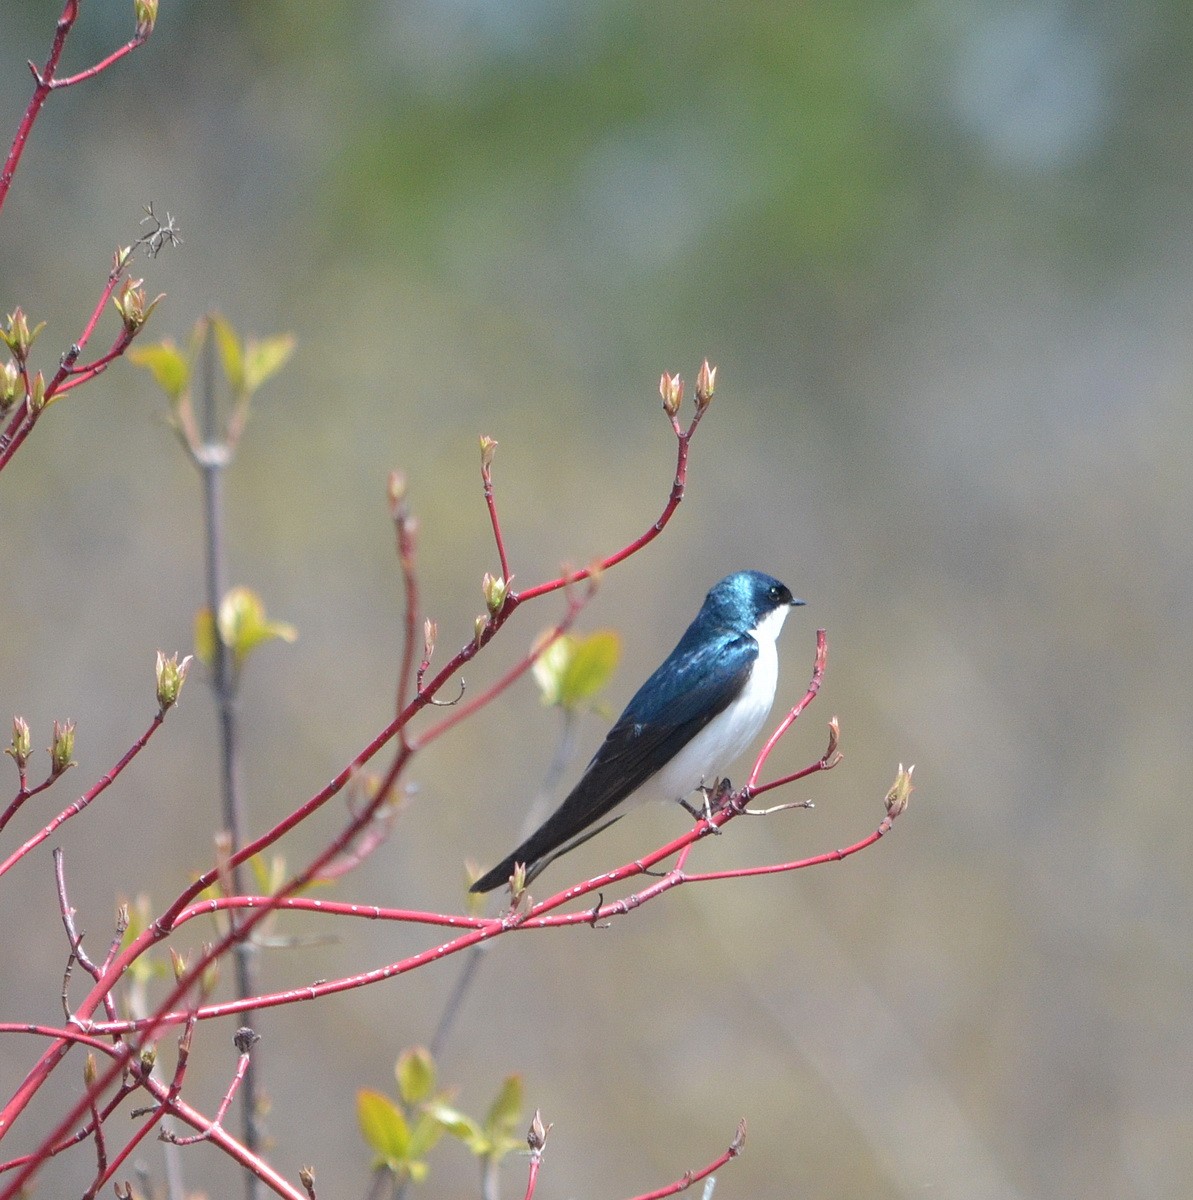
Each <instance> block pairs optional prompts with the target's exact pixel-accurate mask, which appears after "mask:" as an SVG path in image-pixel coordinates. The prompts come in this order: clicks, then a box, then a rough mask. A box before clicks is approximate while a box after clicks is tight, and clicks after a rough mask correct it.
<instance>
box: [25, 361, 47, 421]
mask: <svg viewBox="0 0 1193 1200" xmlns="http://www.w3.org/2000/svg"><path fill="white" fill-rule="evenodd" d="M45 406H46V377H45V376H44V375H43V374H42V373H41V372H40V371H38V372H37V374H36V375H34V376H33V378H32V379H31V380H30V381H29V411H30V412H31V413H34V414H36V413H39V412H41V410H42V409H43V408H45Z"/></svg>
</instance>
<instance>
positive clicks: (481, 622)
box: [472, 617, 489, 650]
mask: <svg viewBox="0 0 1193 1200" xmlns="http://www.w3.org/2000/svg"><path fill="white" fill-rule="evenodd" d="M488 628H489V618H488V617H477V619H476V620H475V621H474V622H473V625H472V640H473V641H474V642H475V643H476V648H477V649H478V650H479V649H480V644H481V639H482V638H484V636H485V630H486V629H488Z"/></svg>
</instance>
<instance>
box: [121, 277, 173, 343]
mask: <svg viewBox="0 0 1193 1200" xmlns="http://www.w3.org/2000/svg"><path fill="white" fill-rule="evenodd" d="M142 283H144V280H142V279H126V280H125V281H124V283H123V284H122V285H121V288H120V291H119V292H117V294H116V295H115V296H113V297H112V303H113V304H114V305H115V306H116V311H117V312H118V313H119V314H120V319H121V320H122V321H123V322H124V330H125V332H126V333H130V334H131V333H136V332H137V331H138V330H139V329H140V328H141V326H142V325H144V324H145V322H146V321H148V320H149V315H150V313H152V312H153V310H154V309H155V308H156V307H157V306H158V304H159V303H160V301H161V300H162V296H157V297H156V298H155V299H154V300H152V301H151V302H150V303H149V304H148V305H146V303H145V289H144V288H143V287H142V286H141V284H142Z"/></svg>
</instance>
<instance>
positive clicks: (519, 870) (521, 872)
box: [510, 863, 526, 904]
mask: <svg viewBox="0 0 1193 1200" xmlns="http://www.w3.org/2000/svg"><path fill="white" fill-rule="evenodd" d="M525 891H526V864H525V863H514V869H513V871H511V872H510V895H511V896H512V897H513V899H514V903H515V904H517V903H518V901H519V900H521V899H522V893H523V892H525Z"/></svg>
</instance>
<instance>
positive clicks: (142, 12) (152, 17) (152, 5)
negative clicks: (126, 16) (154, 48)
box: [133, 0, 157, 41]
mask: <svg viewBox="0 0 1193 1200" xmlns="http://www.w3.org/2000/svg"><path fill="white" fill-rule="evenodd" d="M133 16H134V17H135V18H136V21H137V37H138V38H139V39H141V41H144V40H145V39H146V38H147V37H148V36H149V35H150V34H151V33H152V32H153V26H154V25H155V24H156V23H157V0H133Z"/></svg>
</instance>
